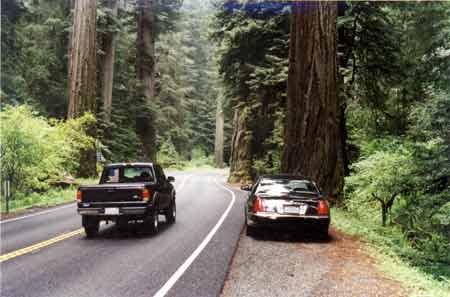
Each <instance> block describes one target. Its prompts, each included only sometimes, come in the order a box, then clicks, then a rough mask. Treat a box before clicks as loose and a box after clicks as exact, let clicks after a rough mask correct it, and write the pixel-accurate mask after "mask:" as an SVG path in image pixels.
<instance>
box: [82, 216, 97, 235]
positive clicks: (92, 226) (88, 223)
mask: <svg viewBox="0 0 450 297" xmlns="http://www.w3.org/2000/svg"><path fill="white" fill-rule="evenodd" d="M81 221H82V225H83V227H84V232H85V233H86V237H87V238H94V237H96V236H97V235H98V231H99V229H100V221H99V219H98V218H96V217H91V216H82V218H81Z"/></svg>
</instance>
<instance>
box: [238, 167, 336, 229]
mask: <svg viewBox="0 0 450 297" xmlns="http://www.w3.org/2000/svg"><path fill="white" fill-rule="evenodd" d="M241 189H242V190H244V191H249V192H250V194H249V197H248V200H247V203H246V206H245V219H246V225H247V235H249V236H253V235H256V233H257V231H258V229H260V228H262V227H274V226H279V227H286V228H296V227H299V226H302V227H305V226H307V227H309V226H310V227H311V228H312V229H313V230H314V231H316V232H318V234H319V235H320V236H322V237H326V236H328V227H329V225H330V209H329V205H328V202H327V200H326V198H325V197H324V196H323V195H322V194H321V193H320V191H319V189H318V188H317V186H316V185H315V183H314V182H312V181H310V180H308V179H305V178H303V177H300V176H293V175H265V176H261V177H260V178H259V179H258V181H257V182H256V184H255V185H246V186H242V187H241Z"/></svg>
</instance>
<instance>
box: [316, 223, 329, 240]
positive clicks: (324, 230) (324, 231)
mask: <svg viewBox="0 0 450 297" xmlns="http://www.w3.org/2000/svg"><path fill="white" fill-rule="evenodd" d="M328 229H329V224H319V226H318V228H317V232H318V235H319V237H320V238H322V239H327V238H328Z"/></svg>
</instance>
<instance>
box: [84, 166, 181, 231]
mask: <svg viewBox="0 0 450 297" xmlns="http://www.w3.org/2000/svg"><path fill="white" fill-rule="evenodd" d="M174 181H175V178H174V177H172V176H169V177H167V178H166V176H165V174H164V171H163V169H162V168H161V166H159V165H157V164H153V163H118V164H110V165H108V166H106V167H105V168H104V170H103V173H102V176H101V178H100V182H99V184H98V185H89V186H88V185H82V186H80V187H79V188H78V191H77V202H78V213H79V214H80V215H81V218H82V224H83V227H84V230H85V231H86V236H87V237H95V236H96V235H97V234H98V231H99V226H100V221H102V220H105V221H114V222H115V223H116V224H117V226H118V228H119V229H123V228H124V227H126V225H127V224H128V222H129V221H143V223H144V225H145V227H146V228H148V231H150V232H152V233H157V232H158V227H159V220H158V215H159V214H164V215H165V217H166V220H167V222H169V223H173V222H175V217H176V205H175V189H174V187H173V185H172V184H171V182H174Z"/></svg>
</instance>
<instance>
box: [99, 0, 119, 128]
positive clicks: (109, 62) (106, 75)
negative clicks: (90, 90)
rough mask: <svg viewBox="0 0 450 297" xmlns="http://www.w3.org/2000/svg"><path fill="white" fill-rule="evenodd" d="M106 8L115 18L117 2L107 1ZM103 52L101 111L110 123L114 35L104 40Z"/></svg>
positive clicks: (113, 0) (114, 0)
mask: <svg viewBox="0 0 450 297" xmlns="http://www.w3.org/2000/svg"><path fill="white" fill-rule="evenodd" d="M106 3H107V6H108V8H110V9H111V16H112V17H114V18H115V17H117V11H118V6H119V1H118V0H108V1H107V2H106ZM103 50H104V52H105V56H104V58H103V73H102V74H103V77H102V100H103V111H104V113H105V120H106V121H107V122H110V121H111V111H112V89H113V82H114V60H115V56H116V33H115V32H114V33H111V34H110V35H109V36H107V37H106V38H105V39H104V42H103Z"/></svg>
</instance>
